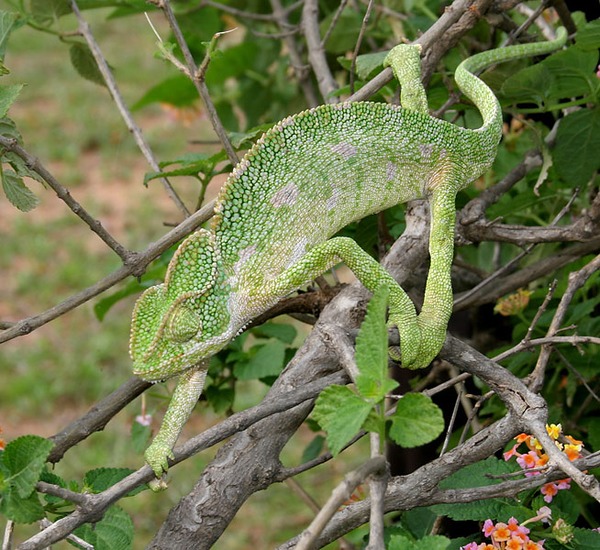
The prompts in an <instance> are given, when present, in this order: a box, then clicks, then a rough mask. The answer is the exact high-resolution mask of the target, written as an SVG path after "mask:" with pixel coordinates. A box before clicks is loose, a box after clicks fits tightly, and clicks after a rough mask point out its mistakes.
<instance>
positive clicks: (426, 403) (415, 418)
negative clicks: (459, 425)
mask: <svg viewBox="0 0 600 550" xmlns="http://www.w3.org/2000/svg"><path fill="white" fill-rule="evenodd" d="M443 429H444V416H443V415H442V411H441V410H440V408H439V407H438V406H437V405H436V404H435V403H434V402H433V401H432V400H431V399H430V398H429V397H427V396H426V395H423V394H422V393H408V394H406V395H405V396H404V397H403V398H402V399H400V401H398V405H397V408H396V412H395V413H394V416H392V425H391V427H390V437H391V438H392V439H393V440H394V441H395V442H396V443H397V444H398V445H401V446H402V447H417V446H419V445H425V443H429V442H430V441H433V440H434V439H435V438H436V437H437V436H438V435H440V434H441V433H442V431H443Z"/></svg>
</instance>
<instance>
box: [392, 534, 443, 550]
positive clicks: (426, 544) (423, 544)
mask: <svg viewBox="0 0 600 550" xmlns="http://www.w3.org/2000/svg"><path fill="white" fill-rule="evenodd" d="M449 545H450V539H448V538H446V537H442V536H440V535H428V536H426V537H423V538H422V539H418V540H410V539H409V538H407V537H405V536H403V535H392V536H391V537H390V542H389V544H388V546H387V550H446V548H448V546H449Z"/></svg>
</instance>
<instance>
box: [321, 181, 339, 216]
mask: <svg viewBox="0 0 600 550" xmlns="http://www.w3.org/2000/svg"><path fill="white" fill-rule="evenodd" d="M341 196H342V191H341V190H340V188H339V187H335V186H334V187H333V189H332V193H331V197H329V198H328V199H327V201H326V202H325V207H326V208H327V212H330V211H331V210H335V208H336V207H337V205H338V203H339V202H340V198H341Z"/></svg>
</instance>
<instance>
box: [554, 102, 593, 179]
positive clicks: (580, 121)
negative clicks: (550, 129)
mask: <svg viewBox="0 0 600 550" xmlns="http://www.w3.org/2000/svg"><path fill="white" fill-rule="evenodd" d="M598 151H600V107H596V108H595V109H592V110H590V109H581V110H579V111H575V112H574V113H571V114H569V115H567V116H566V117H565V118H564V119H563V120H562V121H561V123H560V125H559V126H558V130H557V132H556V145H555V147H554V149H553V150H552V157H553V159H554V166H555V168H556V171H557V172H558V174H559V176H560V177H561V178H562V179H563V180H564V181H565V182H567V183H568V184H570V185H572V186H574V187H580V186H583V185H585V184H586V183H587V182H588V181H589V180H590V178H591V177H592V175H593V174H594V172H595V171H596V170H598V168H600V155H598Z"/></svg>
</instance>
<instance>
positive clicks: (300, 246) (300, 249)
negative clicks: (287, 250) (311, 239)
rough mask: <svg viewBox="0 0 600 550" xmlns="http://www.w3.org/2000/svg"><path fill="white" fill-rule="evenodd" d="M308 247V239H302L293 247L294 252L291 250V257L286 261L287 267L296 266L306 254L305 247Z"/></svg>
mask: <svg viewBox="0 0 600 550" xmlns="http://www.w3.org/2000/svg"><path fill="white" fill-rule="evenodd" d="M307 245H308V238H307V237H302V238H301V239H300V241H299V242H297V243H296V246H294V250H292V255H291V257H290V259H289V261H288V267H291V266H293V265H294V264H296V263H297V262H298V261H300V259H301V258H302V257H303V256H304V255H305V254H306V246H307Z"/></svg>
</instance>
